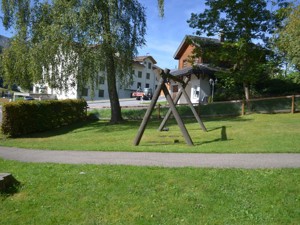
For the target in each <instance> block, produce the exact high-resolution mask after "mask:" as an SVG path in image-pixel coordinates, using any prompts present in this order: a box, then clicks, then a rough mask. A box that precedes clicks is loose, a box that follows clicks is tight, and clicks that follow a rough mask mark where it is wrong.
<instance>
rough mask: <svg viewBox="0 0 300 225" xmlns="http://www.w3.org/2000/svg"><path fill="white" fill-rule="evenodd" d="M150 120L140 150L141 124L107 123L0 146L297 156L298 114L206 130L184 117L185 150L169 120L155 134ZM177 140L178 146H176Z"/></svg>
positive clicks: (221, 121)
mask: <svg viewBox="0 0 300 225" xmlns="http://www.w3.org/2000/svg"><path fill="white" fill-rule="evenodd" d="M159 124H160V121H159V120H151V121H150V123H149V124H148V126H147V128H146V131H145V133H144V135H143V138H142V140H141V142H140V145H139V146H134V145H133V140H134V138H135V136H136V135H137V131H138V128H139V126H140V121H126V122H124V123H122V124H118V125H110V124H109V123H108V122H106V121H96V122H82V123H78V124H75V125H72V126H69V127H64V128H61V129H57V130H54V131H49V132H44V133H39V134H32V135H28V136H25V137H20V138H6V137H4V136H2V137H1V136H0V145H2V146H15V147H21V148H32V149H50V150H92V151H94V150H95V151H99V150H101V151H147V152H199V153H201V152H220V153H229V152H233V153H235V152H240V153H245V152H253V153H270V152H278V153H280V152H300V147H299V146H300V138H299V137H300V114H299V113H296V114H252V115H246V116H242V117H230V118H214V119H208V118H207V119H205V120H204V124H205V126H206V127H207V130H208V132H206V133H205V132H203V131H202V130H201V129H200V126H199V124H198V123H196V122H195V119H185V124H186V127H187V130H188V131H189V133H190V135H191V138H192V140H193V142H194V146H188V145H186V143H185V140H184V138H183V137H182V134H181V132H180V130H179V128H178V125H177V123H176V122H175V121H174V120H171V121H170V122H168V124H167V127H168V128H169V131H168V132H158V131H157V128H158V126H159ZM175 140H179V143H175Z"/></svg>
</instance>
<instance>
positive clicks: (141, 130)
mask: <svg viewBox="0 0 300 225" xmlns="http://www.w3.org/2000/svg"><path fill="white" fill-rule="evenodd" d="M162 85H164V79H163V78H160V80H159V82H158V85H157V88H156V90H155V92H154V95H153V97H152V100H151V103H150V105H149V107H148V109H147V111H146V113H145V116H144V118H143V121H142V123H141V125H140V128H139V130H138V133H137V135H136V137H135V139H134V142H133V144H134V145H135V146H136V145H139V143H140V141H141V139H142V136H143V134H144V131H145V129H146V126H147V124H148V121H149V119H150V116H151V114H152V111H153V109H154V107H155V104H156V102H157V99H158V97H159V95H160V90H161V86H162Z"/></svg>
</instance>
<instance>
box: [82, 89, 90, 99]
mask: <svg viewBox="0 0 300 225" xmlns="http://www.w3.org/2000/svg"><path fill="white" fill-rule="evenodd" d="M88 94H89V90H88V89H87V88H82V92H81V95H82V96H85V97H87V96H88Z"/></svg>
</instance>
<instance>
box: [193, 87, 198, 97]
mask: <svg viewBox="0 0 300 225" xmlns="http://www.w3.org/2000/svg"><path fill="white" fill-rule="evenodd" d="M199 94H200V87H199V86H194V88H193V98H199Z"/></svg>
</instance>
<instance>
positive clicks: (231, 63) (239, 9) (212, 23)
mask: <svg viewBox="0 0 300 225" xmlns="http://www.w3.org/2000/svg"><path fill="white" fill-rule="evenodd" d="M206 5H207V7H208V8H207V9H205V10H204V12H203V13H200V14H195V13H192V15H191V18H190V20H189V21H188V22H189V24H190V27H192V28H195V29H197V31H196V34H198V35H202V34H206V35H207V36H214V35H217V34H219V35H221V36H222V37H223V38H224V40H225V41H224V42H222V43H220V44H217V45H216V44H214V45H211V46H205V49H204V50H200V55H201V56H202V57H203V59H204V60H208V61H209V62H210V63H212V64H214V65H217V66H221V67H225V68H226V69H227V70H225V71H223V72H222V73H223V75H225V76H227V77H231V78H233V79H234V81H235V83H236V84H242V85H243V86H244V88H245V97H246V98H248V97H249V96H248V94H249V93H248V91H247V90H248V88H249V87H250V85H252V84H255V83H257V82H258V81H260V82H261V81H263V80H265V79H266V77H267V76H268V74H269V72H270V71H272V70H273V67H274V66H275V65H273V64H271V63H268V59H270V58H271V57H272V54H273V53H272V52H271V51H270V50H269V49H267V48H266V43H267V39H268V38H267V37H268V35H270V34H271V33H272V32H274V23H275V19H274V17H273V15H272V12H271V11H269V10H268V9H267V1H264V0H255V1H246V0H239V1H235V0H226V1H206ZM254 40H256V41H258V42H260V43H261V44H254V43H253V41H254ZM201 45H202V43H201V42H200V46H201ZM216 46H217V47H216ZM200 48H201V47H200ZM198 53H199V51H198ZM196 54H197V52H196ZM217 76H218V74H217ZM221 76H222V75H221Z"/></svg>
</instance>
